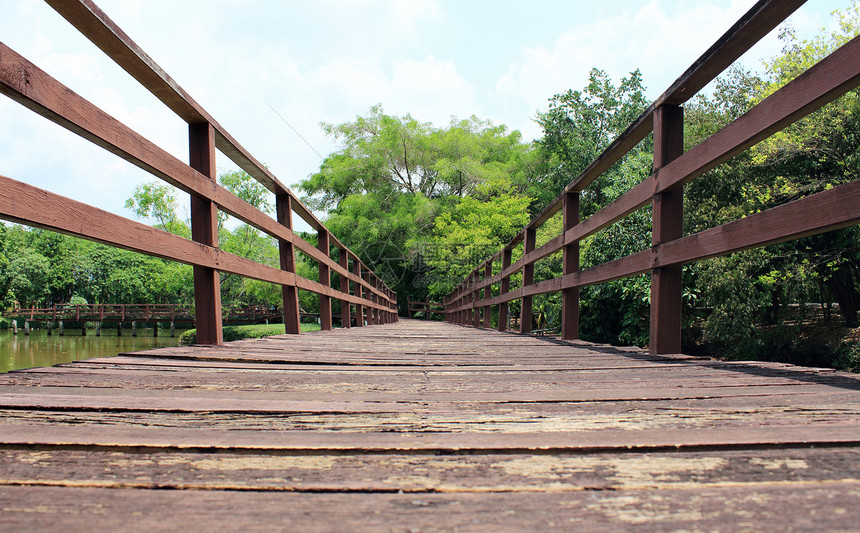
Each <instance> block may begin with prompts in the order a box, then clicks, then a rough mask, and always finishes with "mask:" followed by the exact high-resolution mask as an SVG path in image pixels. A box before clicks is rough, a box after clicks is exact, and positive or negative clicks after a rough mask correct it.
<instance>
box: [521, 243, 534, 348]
mask: <svg viewBox="0 0 860 533" xmlns="http://www.w3.org/2000/svg"><path fill="white" fill-rule="evenodd" d="M536 238H537V231H536V230H535V229H533V228H528V229H526V234H525V238H524V239H523V255H528V254H529V253H531V252H533V251H534V249H535V239H536ZM534 281H535V265H534V263H526V264H525V265H523V290H525V289H526V287H528V286H529V285H532V284H533V283H534ZM531 331H532V297H531V296H523V299H522V301H521V302H520V333H523V334H525V333H531Z"/></svg>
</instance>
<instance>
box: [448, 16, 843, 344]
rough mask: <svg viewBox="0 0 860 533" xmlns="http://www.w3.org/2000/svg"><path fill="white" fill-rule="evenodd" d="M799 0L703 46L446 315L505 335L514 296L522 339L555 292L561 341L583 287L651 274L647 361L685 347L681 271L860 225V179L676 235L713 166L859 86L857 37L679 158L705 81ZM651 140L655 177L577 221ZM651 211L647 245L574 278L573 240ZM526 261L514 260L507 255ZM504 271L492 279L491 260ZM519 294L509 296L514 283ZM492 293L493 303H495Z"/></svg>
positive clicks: (476, 274) (472, 277)
mask: <svg viewBox="0 0 860 533" xmlns="http://www.w3.org/2000/svg"><path fill="white" fill-rule="evenodd" d="M803 3H804V2H802V1H793V0H792V1H783V0H762V1H760V2H758V3H757V4H756V5H755V6H754V7H753V8H752V9H751V10H750V11H749V12H748V13H747V14H746V15H745V16H744V17H743V18H742V19H741V20H740V21H739V22H738V23H737V24H735V26H733V27H732V28H731V29H730V30H729V31H728V32H727V33H726V34H725V35H723V37H722V38H721V39H720V40H719V41H718V42H717V43H716V44H715V45H714V46H713V47H711V48H710V49H709V50H708V51H707V52H706V53H705V54H704V55H703V56H702V57H701V58H700V59H699V60H698V61H697V62H696V63H695V64H694V65H693V66H692V67H690V69H688V70H687V72H685V73H684V74H683V75H682V76H681V77H680V78H679V79H678V80H677V81H676V82H675V83H674V84H673V85H672V87H671V88H670V89H669V90H668V91H667V92H666V93H665V94H664V95H663V96H661V97H660V98H658V99H657V101H656V102H655V103H654V104H653V105H651V106H650V107H649V108H648V109H647V110H646V111H645V112H644V113H643V114H642V115H641V116H640V117H639V118H638V119H637V120H636V121H635V122H634V123H633V124H632V125H631V126H630V127H628V128H627V130H626V131H625V132H624V133H623V134H622V135H621V136H619V138H618V139H616V140H615V141H614V142H613V143H612V144H611V145H610V146H609V147H608V148H607V149H606V150H605V151H604V152H603V153H602V154H601V155H600V157H598V159H597V160H595V161H594V162H593V163H591V165H589V166H588V168H587V169H586V170H585V171H584V172H583V173H582V174H580V175H579V176H577V177H576V178H575V179H574V180H573V181H572V182H571V183H570V184H569V185H568V186H567V187H566V188H565V190H564V191H563V192H562V193H561V194H560V195H559V196H558V197H557V198H556V200H555V201H553V202H552V203H551V204H550V206H549V207H547V208H546V209H545V210H544V211H543V212H542V213H541V214H540V215H538V216H537V217H536V218H535V219H534V220H533V221H532V222H531V223H530V224H529V225H528V226H526V228H525V229H524V230H523V231H522V232H520V233H519V234H518V235H517V236H516V237H515V238H514V239H513V240H512V241H511V242H510V243H509V244H508V245H506V246H505V247H504V248H503V249H502V250H500V251H499V252H498V253H496V254H495V255H493V256H492V257H490V258H489V259H487V260H486V261H484V262H482V263H481V264H480V265H479V266H478V267H477V268H475V269H474V270H473V271H472V272H471V273H470V274H469V275H467V277H466V279H465V280H464V281H463V282H462V283H460V284H459V285H458V286H457V287H456V288H455V290H454V291H453V292H452V293H451V294H449V295H448V296H447V297H446V298H445V311H446V319H447V320H448V321H451V322H456V323H460V324H469V325H474V326H483V327H490V326H491V312H492V307H494V306H496V307H498V328H499V329H506V328H507V323H508V303H509V302H511V301H512V300H520V317H519V323H520V332H521V333H529V332H530V331H531V327H532V297H533V296H535V295H539V294H547V293H554V292H562V321H561V336H562V338H564V339H576V338H578V337H579V292H578V291H579V288H581V287H585V286H588V285H594V284H599V283H605V282H608V281H612V280H616V279H621V278H626V277H629V276H633V275H637V274H642V273H647V272H651V316H650V321H651V330H650V351H651V352H652V353H657V354H664V353H677V352H680V351H681V301H682V300H681V291H682V282H681V266H682V265H684V264H688V263H693V262H697V261H701V260H704V259H708V258H712V257H716V256H720V255H727V254H731V253H734V252H737V251H741V250H744V249H749V248H755V247H761V246H767V245H769V244H775V243H779V242H784V241H788V240H793V239H798V238H801V237H804V236H808V235H813V234H817V233H822V232H825V231H830V230H834V229H839V228H844V227H848V226H852V225H856V224H858V223H860V182H852V183H848V184H845V185H841V186H838V187H834V188H833V189H830V190H826V191H822V192H818V193H815V194H811V195H809V196H807V197H805V198H802V199H799V200H795V201H793V202H790V203H787V204H784V205H781V206H778V207H774V208H771V209H768V210H765V211H762V212H760V213H756V214H754V215H750V216H747V217H745V218H742V219H740V220H736V221H734V222H730V223H727V224H723V225H721V226H717V227H714V228H711V229H708V230H705V231H702V232H699V233H695V234H692V235H686V236H684V235H683V232H682V227H683V226H682V222H683V211H682V208H683V202H682V200H683V187H684V185H685V184H687V183H688V182H690V181H691V180H693V179H695V178H697V177H698V176H700V175H702V174H703V173H705V172H707V171H708V170H710V169H713V168H715V167H716V166H718V165H720V164H721V163H723V162H725V161H727V160H728V159H729V158H731V157H733V156H735V155H737V154H739V153H741V152H742V151H744V150H746V149H748V148H749V147H751V146H753V145H754V144H756V143H757V142H759V141H761V140H763V139H765V138H767V137H769V136H770V135H772V134H773V133H775V132H777V131H779V130H781V129H782V128H784V127H786V126H788V125H790V124H792V123H794V122H796V121H797V120H799V119H801V118H803V117H805V116H807V115H809V114H810V113H812V112H814V111H815V110H817V109H819V108H821V107H822V106H824V105H826V104H827V103H829V102H831V101H833V100H835V99H837V98H838V97H840V96H841V95H843V94H845V93H846V92H848V91H850V90H853V89H855V88H857V87H858V85H860V37H858V38H855V39H853V40H851V41H850V42H848V43H847V44H845V45H844V46H842V47H841V48H839V49H838V50H836V51H835V52H833V53H832V54H830V55H829V56H828V57H826V58H825V59H823V60H822V61H820V62H819V63H818V64H816V65H814V66H813V67H811V68H810V69H808V70H807V71H806V72H805V73H804V74H802V75H800V76H798V77H797V78H796V79H795V80H793V81H791V82H790V83H788V84H787V85H785V86H784V87H782V88H781V89H780V90H778V91H776V92H775V93H774V94H772V95H771V96H769V97H768V98H766V99H765V100H763V101H761V102H760V103H759V104H758V105H756V106H755V107H753V108H752V109H751V110H750V111H748V112H747V113H746V114H744V115H742V116H741V117H740V118H738V119H737V120H735V121H733V122H731V123H730V124H728V125H727V126H725V127H724V128H723V129H722V130H720V131H718V132H717V133H715V134H714V135H712V136H711V137H709V138H708V139H706V140H705V141H703V142H702V143H700V144H699V145H698V146H696V147H694V148H692V149H690V150H689V151H687V152H686V153H684V151H683V128H684V122H683V109H682V108H681V107H680V106H681V104H683V103H684V102H686V101H687V100H689V99H690V98H691V97H692V96H694V95H695V94H696V93H697V92H698V91H699V90H701V89H702V88H703V87H704V86H705V85H707V83H709V82H710V81H712V80H713V79H715V78H716V77H717V76H718V75H719V74H720V73H721V72H722V71H723V70H724V69H725V68H726V67H728V66H729V65H730V64H731V63H733V62H734V61H735V60H736V59H738V58H739V57H740V56H741V55H742V54H743V53H744V52H745V51H746V50H747V49H749V48H750V47H751V46H753V45H754V44H755V43H756V42H758V41H759V40H760V39H761V38H762V37H764V36H765V35H767V33H769V32H770V31H771V30H772V29H773V28H775V27H776V26H777V25H778V24H780V23H781V22H782V21H783V20H785V19H786V18H787V17H788V16H789V15H790V14H791V13H792V12H794V11H795V10H796V9H797V8H798V7H800V6H801V5H802V4H803ZM652 131H653V133H654V172H653V174H651V175H650V176H649V177H648V178H646V179H645V180H644V181H642V182H640V183H639V184H638V185H636V186H635V187H633V188H632V189H631V190H630V191H628V192H627V193H625V194H623V195H622V196H621V197H619V198H618V199H616V200H615V201H613V202H611V203H610V204H608V205H607V206H605V207H603V208H602V209H600V210H599V211H597V212H596V213H594V214H593V215H592V216H590V217H588V218H587V219H585V220H581V221H580V212H579V194H580V192H581V191H582V190H583V189H584V188H585V187H586V186H587V185H588V184H590V183H591V182H592V181H594V179H596V178H597V177H598V176H600V175H601V174H602V173H604V172H605V171H606V170H608V169H609V168H610V167H611V166H612V165H613V164H614V163H616V162H618V161H620V160H621V158H622V157H623V156H624V155H625V154H626V153H627V152H629V151H630V150H631V149H632V148H633V147H634V146H636V145H637V144H638V143H639V142H640V141H641V140H643V139H644V138H645V137H646V136H647V135H648V134H649V133H650V132H652ZM649 204H650V205H652V207H653V211H652V246H651V247H650V248H648V249H646V250H643V251H640V252H638V253H634V254H632V255H628V256H626V257H623V258H621V259H618V260H615V261H610V262H607V263H604V264H601V265H598V266H595V267H593V268H589V269H586V270H580V268H579V242H580V241H581V240H582V239H584V238H586V237H588V236H591V235H594V234H595V233H596V232H598V231H600V230H601V229H603V228H606V227H608V226H609V225H611V224H614V223H615V222H618V221H619V220H621V219H623V218H624V217H626V216H627V215H629V214H630V213H633V212H634V211H636V210H638V209H640V208H642V207H644V206H646V205H649ZM560 210H561V211H562V220H563V229H562V232H561V234H559V235H557V236H556V237H555V238H553V239H551V240H550V241H549V242H547V243H546V244H544V245H542V246H540V247H536V243H535V238H536V230H537V229H538V228H539V227H541V226H542V225H543V224H544V223H545V222H547V221H548V220H549V219H550V218H551V217H552V216H553V215H555V214H556V213H558V212H559V211H560ZM520 245H521V246H522V247H523V257H522V258H521V259H519V260H518V261H516V262H515V263H513V264H512V263H511V258H512V252H513V250H514V249H515V248H517V247H518V246H520ZM558 252H562V265H563V274H562V277H559V278H554V279H549V280H545V281H540V282H537V283H536V282H535V281H534V265H535V263H536V262H537V261H539V260H541V259H544V258H546V257H548V256H550V255H552V254H555V253H558ZM499 259H501V269H500V271H499V272H498V273H496V274H493V264H494V262H496V261H498V260H499ZM517 272H522V284H521V287H519V288H517V289H515V290H510V277H511V275H513V274H515V273H517ZM494 287H497V288H498V289H497V290H498V295H497V296H492V294H493V288H494Z"/></svg>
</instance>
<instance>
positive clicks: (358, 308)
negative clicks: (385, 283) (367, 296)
mask: <svg viewBox="0 0 860 533" xmlns="http://www.w3.org/2000/svg"><path fill="white" fill-rule="evenodd" d="M352 272H353V273H354V274H355V275H356V276H358V278H359V279H361V261H359V260H358V257H356V258H354V259H353V260H352ZM355 296H356V297H357V298H364V287H362V285H361V283H355ZM355 326H356V327H359V328H360V327H362V326H364V305H363V304H355Z"/></svg>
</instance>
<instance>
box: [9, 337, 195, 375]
mask: <svg viewBox="0 0 860 533" xmlns="http://www.w3.org/2000/svg"><path fill="white" fill-rule="evenodd" d="M52 333H53V334H52V335H51V336H48V333H47V331H45V330H33V331H31V332H30V335H25V334H24V332H23V331H22V330H21V329H19V330H18V334H17V335H13V334H12V332H11V331H0V373H2V372H8V371H10V370H16V369H21V368H33V367H37V366H52V365H56V364H59V363H68V362H71V361H78V360H80V359H90V358H92V357H107V356H111V355H117V354H119V353H120V352H133V351H137V350H146V349H148V348H160V347H163V346H177V345H178V344H179V335H180V334H181V333H182V332H181V331H179V330H177V331H176V337H170V331H169V330H162V329H160V328H159V330H158V334H159V336H158V337H153V336H152V328H138V330H137V337H132V336H131V330H126V329H124V330H123V331H122V334H123V336H122V337H117V335H116V328H107V327H106V328H105V329H103V330H102V332H101V337H96V336H95V330H94V329H89V330H87V336H86V337H83V336H81V330H79V329H66V330H65V335H64V336H62V337H60V336H59V335H57V330H56V328H55V329H54V331H53V332H52Z"/></svg>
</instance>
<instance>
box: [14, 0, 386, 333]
mask: <svg viewBox="0 0 860 533" xmlns="http://www.w3.org/2000/svg"><path fill="white" fill-rule="evenodd" d="M48 4H50V5H51V6H52V7H53V8H54V9H55V10H56V11H57V12H58V13H59V14H60V15H62V16H63V17H64V18H66V19H67V20H68V21H69V22H70V23H71V24H72V25H73V26H75V27H76V28H77V29H78V30H79V31H80V32H81V33H82V34H84V35H85V36H86V37H87V38H89V39H90V40H91V41H92V42H93V43H94V44H95V45H96V46H98V47H99V48H101V49H102V50H103V51H104V52H105V53H106V54H107V55H108V56H109V57H110V58H111V59H112V60H114V61H115V62H116V63H117V64H118V65H119V66H120V67H122V68H123V69H124V70H126V72H128V73H129V74H130V75H131V76H133V77H134V78H135V79H136V80H137V81H138V82H140V83H141V84H142V85H143V86H144V87H146V88H147V89H148V90H149V91H150V92H152V94H153V95H155V96H156V97H157V98H158V99H159V100H161V101H162V102H163V103H164V104H165V105H166V106H167V107H168V108H170V109H171V110H173V111H174V112H175V113H176V114H177V115H178V116H179V117H181V118H182V119H183V120H185V121H186V122H187V123H188V126H189V148H190V149H189V152H190V164H185V163H183V162H182V161H180V160H179V159H177V158H175V157H174V156H172V155H170V154H169V153H167V152H166V151H165V150H163V149H161V148H160V147H158V146H157V145H155V144H154V143H152V142H150V141H148V140H147V139H145V138H144V137H143V136H141V135H140V134H138V133H137V132H135V131H134V130H132V129H131V128H129V127H127V126H125V125H124V124H122V123H121V122H119V121H118V120H117V119H115V118H113V117H112V116H110V115H109V114H108V113H106V112H104V111H103V110H101V109H99V108H98V107H97V106H95V105H94V104H92V103H90V102H89V101H87V100H85V99H84V98H82V97H80V96H79V95H77V94H75V93H74V92H73V91H71V90H70V89H69V88H67V87H65V86H64V85H63V84H62V83H60V82H59V81H57V80H55V79H54V78H52V77H51V76H49V75H48V74H46V73H45V72H44V71H42V70H41V69H39V68H38V67H36V66H35V65H34V64H33V63H31V62H29V61H28V60H27V59H25V58H24V57H22V56H20V55H19V54H17V53H16V52H14V51H13V50H12V49H11V48H10V47H8V46H6V45H5V44H3V43H0V92H2V93H3V94H5V95H6V96H8V97H10V98H11V99H12V100H15V101H17V102H19V103H20V104H22V105H23V106H25V107H27V108H29V109H30V110H32V111H34V112H36V113H37V114H39V115H42V116H43V117H45V118H47V119H49V120H51V121H53V122H55V123H57V124H59V125H61V126H63V127H65V128H67V129H69V130H70V131H72V132H74V133H77V134H78V135H80V136H81V137H83V138H85V139H87V140H89V141H91V142H93V143H94V144H96V145H98V146H101V147H102V148H104V149H106V150H108V151H110V152H112V153H114V154H116V155H118V156H119V157H122V158H123V159H125V160H127V161H129V162H131V163H132V164H134V165H136V166H138V167H140V168H142V169H143V170H146V171H147V172H149V173H151V174H152V175H154V176H156V177H158V178H160V179H162V180H164V181H166V182H167V183H170V184H171V185H173V186H175V187H177V188H179V189H181V190H183V191H185V192H186V193H188V194H189V195H190V196H191V231H192V240H188V239H185V238H183V237H179V236H176V235H172V234H170V233H167V232H165V231H161V230H158V229H155V228H152V227H150V226H147V225H145V224H141V223H138V222H135V221H132V220H129V219H126V218H123V217H120V216H118V215H114V214H111V213H109V212H106V211H103V210H101V209H97V208H95V207H92V206H89V205H87V204H84V203H82V202H78V201H75V200H71V199H68V198H65V197H62V196H60V195H57V194H54V193H51V192H49V191H45V190H42V189H39V188H36V187H33V186H31V185H28V184H26V183H22V182H20V181H16V180H14V179H11V178H8V177H5V176H0V218H2V219H5V220H10V221H12V222H17V223H21V224H26V225H30V226H34V227H40V228H45V229H49V230H52V231H58V232H62V233H66V234H69V235H74V236H77V237H82V238H86V239H89V240H93V241H96V242H100V243H103V244H107V245H110V246H116V247H120V248H125V249H128V250H132V251H135V252H140V253H144V254H148V255H153V256H156V257H161V258H164V259H169V260H172V261H178V262H181V263H186V264H189V265H192V266H193V267H194V294H195V309H196V323H197V329H198V336H197V339H198V341H199V342H200V343H202V344H220V343H221V342H223V333H222V330H221V328H222V326H221V300H220V283H219V279H218V272H219V271H223V272H230V273H234V274H238V275H241V276H245V277H250V278H254V279H258V280H262V281H266V282H269V283H274V284H278V285H281V286H282V288H283V304H284V309H285V313H284V314H285V317H284V324H285V331H286V332H287V333H299V303H298V290H306V291H310V292H313V293H316V294H318V295H319V298H320V323H321V325H322V328H323V329H331V327H332V312H331V299H332V298H336V299H339V300H340V301H341V303H342V305H341V310H342V323H343V324H344V326H346V327H349V325H350V318H349V317H350V315H351V313H352V311H351V310H350V308H351V307H352V308H354V314H355V316H357V317H361V318H360V319H358V320H356V325H359V326H361V325H364V322H365V321H366V322H367V323H368V324H380V323H388V322H393V321H396V320H397V295H396V294H395V293H394V291H392V290H391V289H390V288H388V287H387V286H386V285H385V284H384V283H383V282H382V280H381V279H379V277H377V276H376V274H375V273H373V272H372V271H371V270H370V268H368V267H367V265H365V264H364V263H363V262H362V261H361V260H360V259H359V258H358V256H357V255H356V254H355V253H353V252H352V251H351V250H349V249H348V248H347V247H346V246H345V245H344V244H342V243H341V242H340V241H338V240H337V239H336V238H335V237H334V236H333V235H331V233H330V232H329V231H328V229H326V227H325V225H324V224H323V223H322V222H320V221H319V220H318V219H317V218H316V217H315V216H314V215H313V213H312V212H311V211H310V210H309V209H308V208H307V207H305V206H304V205H303V204H302V203H301V202H300V201H299V200H298V198H296V196H295V195H294V194H293V193H292V192H291V191H290V190H289V189H288V188H287V187H286V186H284V185H283V184H282V183H281V182H280V181H278V179H277V178H276V177H275V176H274V175H273V174H272V173H271V172H270V171H269V170H268V169H266V168H265V167H264V166H263V165H262V164H261V163H259V161H258V160H257V159H255V158H254V157H253V156H251V155H250V154H249V153H248V152H247V151H246V150H245V149H244V148H243V147H242V146H241V145H239V143H238V142H236V140H235V139H234V138H233V137H232V136H231V135H230V134H229V133H227V132H226V131H225V130H224V128H223V127H222V126H221V125H220V124H218V123H217V122H216V121H215V120H214V119H213V118H212V117H211V116H210V115H209V114H208V113H207V112H206V111H205V110H204V109H203V108H202V107H201V106H200V105H199V104H197V103H196V102H195V101H194V100H193V99H192V98H191V97H190V96H188V94H187V93H185V91H183V90H182V88H180V87H179V85H178V84H177V83H176V82H175V81H173V79H172V78H170V76H168V75H167V74H166V73H165V72H164V71H163V70H162V69H161V68H160V67H159V66H158V65H157V64H156V63H155V62H154V61H153V60H152V59H151V58H150V57H149V56H147V55H146V54H145V53H144V52H143V51H142V50H141V49H140V48H139V47H138V46H137V45H136V44H135V43H134V42H133V41H132V40H131V39H130V38H129V37H128V36H127V35H126V34H125V33H124V32H123V31H122V30H120V29H119V28H118V27H117V26H116V24H114V23H113V21H111V20H110V19H109V18H108V17H107V15H105V14H104V13H103V12H102V11H101V10H100V9H99V8H98V7H97V6H96V5H95V4H94V3H93V2H91V1H90V0H48ZM216 147H217V148H218V149H220V150H221V151H222V153H224V154H225V155H226V156H227V157H228V158H230V159H231V160H233V161H234V162H235V163H236V164H237V165H238V166H239V167H241V168H242V169H243V170H245V171H246V172H247V173H248V174H249V175H250V176H252V177H253V178H255V179H256V180H257V181H259V182H260V183H261V184H263V185H264V186H265V187H266V188H268V189H269V190H270V191H271V192H272V193H273V194H274V195H275V205H276V211H277V220H275V219H273V218H271V217H269V216H268V215H266V214H265V213H263V212H262V211H260V210H258V209H256V208H255V207H253V206H251V205H250V204H248V203H247V202H245V201H244V200H242V199H240V198H239V197H237V196H235V195H234V194H232V193H231V192H229V191H227V190H226V189H224V188H223V187H221V186H220V185H218V183H217V182H216V181H215V153H216ZM218 210H221V211H224V212H226V213H228V214H230V215H231V216H234V217H236V218H237V219H239V220H241V221H243V222H245V223H247V224H249V225H250V226H253V227H254V228H256V229H258V230H260V231H262V232H264V233H265V234H267V235H269V236H271V237H273V238H275V239H277V240H278V242H279V249H280V268H274V267H270V266H267V265H264V264H260V263H256V262H254V261H250V260H248V259H245V258H242V257H240V256H237V255H233V254H229V253H227V252H224V251H223V250H220V249H219V248H218V235H217V223H216V219H217V211H218ZM294 212H295V213H296V214H298V215H299V216H300V217H301V218H302V219H304V220H305V221H306V222H307V223H308V224H310V225H311V226H312V227H313V228H314V229H316V231H317V241H318V244H317V245H316V246H314V245H313V244H311V243H309V242H307V241H306V240H304V239H302V238H301V237H300V236H299V235H298V234H296V233H295V232H294V231H293V222H292V214H293V213H294ZM332 249H334V250H337V256H338V260H334V259H332V257H331V256H332ZM297 250H298V251H299V252H301V253H303V254H305V255H307V256H308V257H309V258H310V259H312V260H313V261H316V262H317V264H318V268H319V280H320V281H314V280H310V279H307V278H304V277H302V276H299V275H297V274H296V258H295V253H296V251H297ZM332 273H334V274H337V275H338V277H339V284H338V287H337V288H333V287H332V281H331V275H332Z"/></svg>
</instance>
